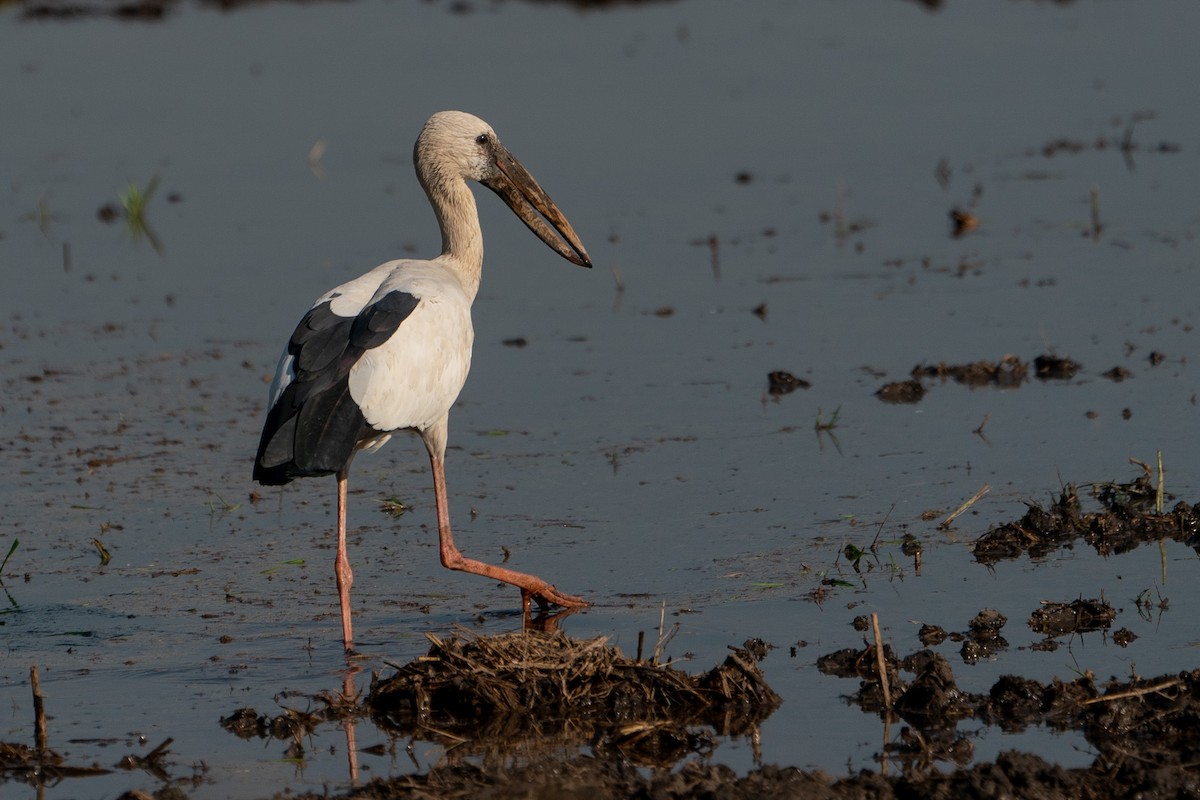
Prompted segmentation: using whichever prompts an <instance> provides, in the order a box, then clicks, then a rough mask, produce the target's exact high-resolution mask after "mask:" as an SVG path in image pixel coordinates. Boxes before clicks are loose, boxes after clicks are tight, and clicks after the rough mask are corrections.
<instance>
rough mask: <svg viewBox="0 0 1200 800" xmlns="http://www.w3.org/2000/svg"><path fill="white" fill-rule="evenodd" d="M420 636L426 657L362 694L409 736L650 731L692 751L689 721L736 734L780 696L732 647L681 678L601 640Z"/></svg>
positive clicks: (591, 735) (635, 734) (612, 737)
mask: <svg viewBox="0 0 1200 800" xmlns="http://www.w3.org/2000/svg"><path fill="white" fill-rule="evenodd" d="M427 636H428V637H429V640H430V642H432V644H433V646H432V647H431V648H430V650H429V653H428V655H425V656H421V657H420V658H418V659H416V660H415V661H412V662H410V663H408V664H406V665H404V666H403V667H400V668H399V669H398V670H397V672H396V673H395V674H394V675H392V676H390V677H386V678H383V679H378V680H376V681H374V682H373V683H372V686H371V691H370V694H369V695H368V697H367V701H366V702H367V707H368V708H369V709H370V710H371V712H372V715H373V716H375V717H376V718H377V720H378V721H380V722H381V723H382V724H386V725H387V726H388V727H391V728H393V729H398V730H402V731H404V732H407V733H410V734H413V733H417V734H419V733H422V732H424V733H429V732H431V731H433V732H441V733H452V734H453V735H455V736H461V737H464V738H469V739H471V740H482V739H487V738H496V737H508V736H514V735H520V734H522V733H526V732H537V733H538V734H539V735H543V736H544V735H546V734H549V733H553V734H555V735H563V734H572V733H574V734H578V736H579V737H587V738H588V739H590V740H595V739H596V738H597V736H598V737H599V738H600V739H602V740H608V741H611V742H615V743H619V742H621V741H627V740H629V739H630V738H643V737H645V736H648V735H651V734H653V738H655V739H657V740H659V742H658V745H662V744H663V742H662V741H661V740H662V738H663V736H664V735H665V736H667V738H669V739H672V740H673V742H674V743H673V745H672V748H668V749H673V748H675V747H676V746H677V747H679V748H682V749H684V750H694V749H697V748H698V747H699V745H700V742H699V741H698V740H697V739H696V737H697V736H701V737H703V736H704V734H697V733H696V732H695V731H688V730H687V728H688V727H689V726H699V725H702V726H707V727H709V728H711V729H712V732H713V733H716V734H718V735H739V734H742V733H745V732H747V731H750V730H752V729H753V727H754V726H755V725H756V724H757V723H758V722H760V721H761V720H763V719H765V718H766V716H767V715H769V714H770V713H771V712H772V711H774V710H775V708H776V707H777V706H778V705H779V702H780V699H779V696H778V695H777V694H775V692H774V691H772V690H771V688H770V687H769V686H767V684H766V681H765V680H764V678H763V675H762V671H761V670H760V669H759V667H758V664H757V660H756V658H755V656H753V655H751V653H749V652H748V651H746V650H741V649H736V648H731V650H733V652H732V653H731V654H730V655H729V656H728V657H727V658H726V659H725V662H724V663H722V664H720V665H719V666H717V667H714V668H713V669H711V670H709V671H708V672H706V673H704V674H702V675H688V674H687V673H685V672H682V671H681V670H678V669H675V668H674V667H672V666H670V665H660V664H655V663H653V662H651V661H645V660H637V659H632V658H628V657H626V656H624V655H622V653H621V651H620V650H619V649H618V648H616V647H610V646H608V644H607V639H606V638H605V637H598V638H596V639H590V640H584V641H580V640H577V639H572V638H571V637H569V636H567V635H566V634H564V633H562V632H557V633H535V632H523V633H511V634H504V635H500V636H489V637H484V636H472V635H470V634H466V633H464V634H462V635H456V636H454V637H452V638H450V639H449V640H442V639H440V638H438V637H437V636H434V635H432V634H427ZM571 738H575V737H571ZM659 749H661V747H659Z"/></svg>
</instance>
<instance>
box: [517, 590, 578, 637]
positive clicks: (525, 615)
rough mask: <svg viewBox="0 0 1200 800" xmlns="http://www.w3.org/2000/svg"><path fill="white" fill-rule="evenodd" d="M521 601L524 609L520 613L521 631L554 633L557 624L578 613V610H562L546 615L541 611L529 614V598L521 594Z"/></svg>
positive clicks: (523, 593)
mask: <svg viewBox="0 0 1200 800" xmlns="http://www.w3.org/2000/svg"><path fill="white" fill-rule="evenodd" d="M521 595H522V599H523V600H524V601H525V603H524V608H523V610H522V613H521V629H522V630H525V631H538V632H539V633H554V632H555V631H557V630H558V623H559V622H561V621H562V620H564V619H566V618H567V617H569V616H571V615H572V614H574V613H575V612H576V611H578V610H579V609H578V608H562V609H559V610H558V611H555V612H554V613H546V611H545V610H544V609H543V610H541V611H539V612H538V613H537V615H536V616H535V615H534V614H532V613H530V609H529V598H528V597H526V596H525V592H521Z"/></svg>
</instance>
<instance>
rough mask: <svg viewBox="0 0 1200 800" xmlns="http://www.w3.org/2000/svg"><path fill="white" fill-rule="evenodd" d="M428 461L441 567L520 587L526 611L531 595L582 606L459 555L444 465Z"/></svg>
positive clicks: (541, 601)
mask: <svg viewBox="0 0 1200 800" xmlns="http://www.w3.org/2000/svg"><path fill="white" fill-rule="evenodd" d="M429 463H430V466H432V467H433V491H434V495H435V498H436V501H437V518H438V540H439V542H440V543H441V555H442V566H444V567H447V568H449V569H456V570H460V571H462V572H470V573H472V574H473V575H482V576H484V577H486V578H492V579H493V580H497V581H502V582H503V583H509V584H512V585H513V586H516V587H517V588H519V589H520V590H521V605H522V607H523V608H524V609H525V610H526V611H528V610H529V601H530V599H531V598H532V599H533V600H536V601H537V604H538V605H539V606H540V607H542V608H549V607H550V605H551V604H553V605H559V606H563V607H564V608H583V607H584V606H586V605H588V603H587V601H586V600H584V599H583V598H582V597H575V596H574V595H569V594H563V593H561V592H559V591H558V590H557V589H555V588H554V587H553V586H551V585H550V584H549V583H547V582H546V581H544V580H542V579H541V578H539V577H537V576H535V575H526V574H525V573H524V572H516V571H514V570H511V569H504V568H503V567H496V566H492V565H491V564H484V563H483V562H482V561H475V560H474V559H470V558H466V557H465V556H463V554H462V553H460V552H459V551H458V548H457V547H455V546H454V537H453V536H452V535H451V533H450V507H449V503H448V502H447V500H446V470H445V465H444V464H443V462H442V459H441V458H440V457H439V456H437V455H434V454H433V453H430V456H429ZM347 630H349V629H347ZM347 635H348V634H347Z"/></svg>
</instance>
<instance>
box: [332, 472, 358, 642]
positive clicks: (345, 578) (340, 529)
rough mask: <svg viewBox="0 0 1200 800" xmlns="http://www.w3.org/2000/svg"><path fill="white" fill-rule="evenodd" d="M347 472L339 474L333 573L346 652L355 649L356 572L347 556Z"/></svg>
mask: <svg viewBox="0 0 1200 800" xmlns="http://www.w3.org/2000/svg"><path fill="white" fill-rule="evenodd" d="M346 472H347V470H345V469H342V470H341V471H340V472H338V474H337V486H338V498H337V539H338V540H337V556H336V558H334V560H333V574H334V575H336V576H337V587H338V600H339V601H340V602H341V605H342V643H343V644H345V646H346V652H347V653H349V652H351V651H352V650H353V649H354V635H353V633H352V632H351V630H350V627H351V625H350V586H351V584H353V583H354V573H353V572H352V571H351V570H350V559H349V558H348V557H347V556H346Z"/></svg>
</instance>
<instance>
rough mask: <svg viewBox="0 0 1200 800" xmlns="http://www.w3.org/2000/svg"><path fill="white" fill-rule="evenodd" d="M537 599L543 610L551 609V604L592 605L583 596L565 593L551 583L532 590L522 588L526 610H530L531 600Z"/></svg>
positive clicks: (569, 606) (568, 606)
mask: <svg viewBox="0 0 1200 800" xmlns="http://www.w3.org/2000/svg"><path fill="white" fill-rule="evenodd" d="M530 600H536V601H537V604H538V608H539V609H541V610H542V611H545V610H547V609H549V608H550V607H551V606H561V607H563V608H586V607H587V606H589V605H591V603H589V602H588V601H586V600H584V599H583V598H582V597H576V596H575V595H573V594H564V593H562V592H560V591H558V590H557V589H555V588H554V587H553V586H551V585H550V584H549V583H547V584H543V585H542V587H541V588H540V589H537V590H536V591H531V590H529V589H522V590H521V606H522V608H524V609H525V611H526V612H528V611H529V601H530Z"/></svg>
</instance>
